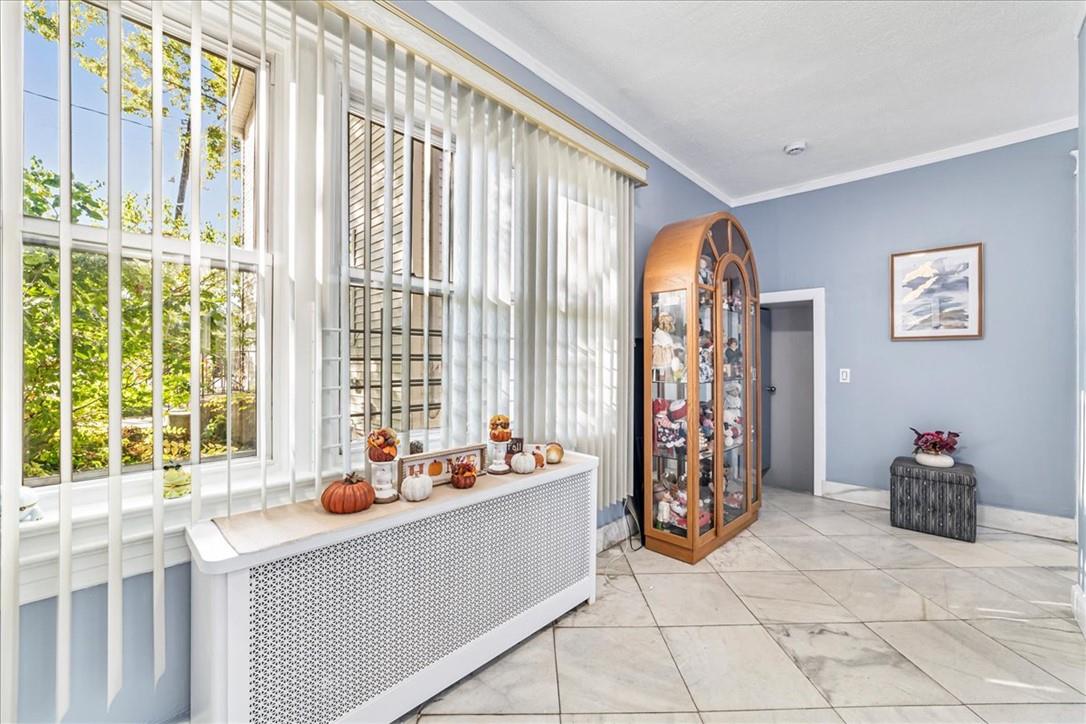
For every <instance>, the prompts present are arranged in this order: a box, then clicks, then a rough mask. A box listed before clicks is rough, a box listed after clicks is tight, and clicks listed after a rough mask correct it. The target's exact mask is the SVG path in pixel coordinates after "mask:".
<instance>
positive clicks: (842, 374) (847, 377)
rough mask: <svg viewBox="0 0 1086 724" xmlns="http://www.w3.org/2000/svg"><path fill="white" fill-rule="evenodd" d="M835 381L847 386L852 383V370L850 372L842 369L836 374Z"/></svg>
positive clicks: (844, 368) (846, 368)
mask: <svg viewBox="0 0 1086 724" xmlns="http://www.w3.org/2000/svg"><path fill="white" fill-rule="evenodd" d="M837 379H838V381H840V382H843V383H844V384H846V385H847V384H848V383H849V382H851V381H852V370H850V369H849V368H848V367H842V368H841V369H840V370H838V372H837Z"/></svg>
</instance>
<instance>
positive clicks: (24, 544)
mask: <svg viewBox="0 0 1086 724" xmlns="http://www.w3.org/2000/svg"><path fill="white" fill-rule="evenodd" d="M202 472H203V478H202V480H201V488H202V491H203V492H202V496H201V497H202V513H201V514H202V517H204V518H213V517H216V516H221V515H225V514H226V481H225V472H226V466H225V463H211V464H208V465H207V467H206V468H205V469H204V470H203V471H202ZM232 473H233V474H232V476H231V477H232V480H231V500H232V506H231V508H232V510H233V511H234V512H239V511H244V510H254V509H256V508H259V507H260V464H259V462H258V461H255V460H247V461H245V462H244V463H239V464H236V465H234V466H233V468H232ZM267 481H268V482H267V501H268V506H273V505H281V504H283V503H287V502H289V501H290V479H289V475H288V474H287V472H286V471H285V470H284V469H283V467H282V466H274V467H273V466H269V467H268V471H267ZM123 484H124V486H125V491H126V492H125V500H124V510H123V513H122V541H123V545H122V548H123V550H122V561H123V562H122V571H123V575H124V576H125V577H128V576H133V575H138V574H140V573H147V572H148V571H150V570H152V568H153V563H154V556H153V544H154V536H153V531H154V524H153V523H154V521H153V516H154V511H153V505H152V500H151V473H150V472H144V473H138V474H134V475H126V476H124V479H123ZM107 489H108V481H106V480H97V481H94V482H84V483H76V484H74V485H73V486H72V497H73V500H72V589H73V590H78V589H81V588H88V587H90V586H95V585H99V584H101V583H105V582H106V580H107V572H108V559H107V555H108V550H109V522H108V518H109V514H108V507H107V504H106V491H107ZM295 489H296V492H297V498H298V499H299V500H305V499H310V498H312V497H313V474H312V472H299V473H298V475H297V476H296V477H295ZM39 491H40V492H41V502H40V503H39V505H40V507H41V509H42V513H43V515H44V517H43V518H42V519H41V520H37V521H33V522H27V523H23V524H22V525H21V526H20V527H19V534H20V544H19V562H20V574H19V601H20V603H29V602H32V601H38V600H42V599H45V598H50V597H52V596H55V595H56V594H57V581H58V559H59V539H58V536H59V533H58V529H59V520H58V513H57V510H58V508H57V503H58V500H57V498H58V493H59V489H58V486H50V488H49V489H48V490H43V489H40V488H39ZM191 511H192V498H191V496H188V495H186V496H184V497H182V498H174V499H170V500H164V501H163V505H162V529H163V555H164V559H165V565H166V566H173V565H177V564H180V563H185V562H187V561H188V560H189V551H188V547H187V545H186V543H185V528H186V527H187V526H188V524H189V522H190V519H191Z"/></svg>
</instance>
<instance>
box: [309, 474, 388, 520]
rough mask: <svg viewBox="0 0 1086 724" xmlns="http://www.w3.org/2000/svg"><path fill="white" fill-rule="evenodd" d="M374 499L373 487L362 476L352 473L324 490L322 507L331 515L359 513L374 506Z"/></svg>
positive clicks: (333, 482) (334, 481)
mask: <svg viewBox="0 0 1086 724" xmlns="http://www.w3.org/2000/svg"><path fill="white" fill-rule="evenodd" d="M374 497H375V494H374V491H373V486H372V485H370V484H369V483H367V482H366V480H365V478H363V477H362V476H361V475H357V474H355V473H350V474H349V475H347V477H345V478H343V480H333V481H332V483H331V484H330V485H329V486H328V487H327V488H325V489H324V492H323V493H321V505H322V506H324V509H325V510H327V511H328V512H329V513H336V514H341V513H357V512H359V511H362V510H365V509H366V508H368V507H370V506H371V505H373V499H374Z"/></svg>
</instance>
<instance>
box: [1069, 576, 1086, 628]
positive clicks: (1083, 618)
mask: <svg viewBox="0 0 1086 724" xmlns="http://www.w3.org/2000/svg"><path fill="white" fill-rule="evenodd" d="M1071 606H1072V608H1073V609H1074V611H1075V621H1077V622H1078V627H1079V628H1080V629H1082V632H1083V633H1086V591H1083V590H1082V586H1080V585H1079V584H1077V583H1076V584H1075V585H1074V586H1073V587H1072V588H1071Z"/></svg>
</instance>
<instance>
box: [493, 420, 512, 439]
mask: <svg viewBox="0 0 1086 724" xmlns="http://www.w3.org/2000/svg"><path fill="white" fill-rule="evenodd" d="M511 437H513V431H512V430H510V429H509V416H508V415H494V416H493V417H491V418H490V439H491V441H493V442H509V439H510V438H511Z"/></svg>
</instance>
